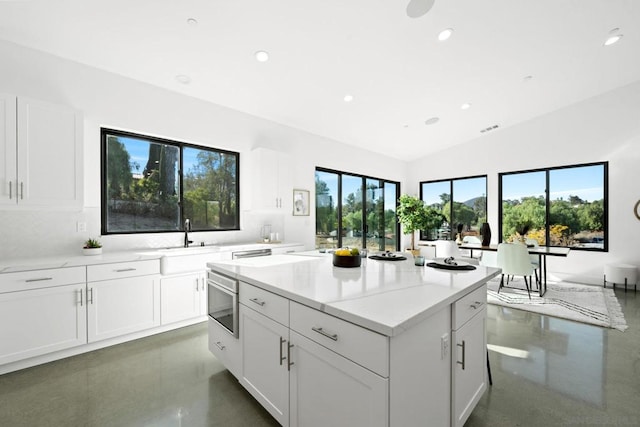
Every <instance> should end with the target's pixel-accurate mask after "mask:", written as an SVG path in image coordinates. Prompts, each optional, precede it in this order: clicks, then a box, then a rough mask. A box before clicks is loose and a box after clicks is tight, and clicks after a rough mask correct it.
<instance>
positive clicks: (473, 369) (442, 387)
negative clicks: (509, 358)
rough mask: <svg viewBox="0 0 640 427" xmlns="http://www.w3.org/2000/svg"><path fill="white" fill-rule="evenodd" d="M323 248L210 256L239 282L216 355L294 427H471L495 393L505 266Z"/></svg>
mask: <svg viewBox="0 0 640 427" xmlns="http://www.w3.org/2000/svg"><path fill="white" fill-rule="evenodd" d="M310 255H311V254H310ZM315 255H317V256H305V255H276V256H271V257H263V258H248V259H240V260H233V261H221V262H211V263H208V264H207V266H208V268H209V269H210V270H212V271H214V272H216V273H219V274H223V275H225V276H228V277H231V278H234V279H236V280H238V281H239V282H240V283H239V285H240V286H239V302H240V303H239V336H238V338H235V337H233V336H231V335H229V334H225V332H224V331H222V328H221V327H219V326H218V325H217V324H216V323H215V322H214V321H213V320H211V319H209V325H210V336H209V340H210V343H209V347H210V349H211V351H212V352H213V353H214V354H215V355H216V356H218V357H219V358H220V360H221V361H222V362H223V363H224V364H225V366H227V368H229V370H230V371H231V372H232V373H233V374H234V375H235V376H236V377H237V378H238V380H239V381H240V383H241V384H242V385H243V386H244V387H245V388H246V389H247V390H248V391H249V392H250V393H251V394H252V395H253V396H254V397H255V398H256V399H257V400H258V401H259V402H260V403H261V404H262V405H263V406H264V407H265V408H266V409H267V410H268V411H269V412H270V413H271V414H272V415H273V416H274V417H275V418H276V419H277V420H278V422H279V423H280V424H282V425H284V426H288V425H291V426H326V425H332V426H342V425H343V426H402V427H404V426H461V425H463V424H464V422H465V421H466V419H467V418H468V416H469V414H470V413H471V411H472V410H473V408H474V407H475V405H476V403H477V401H478V400H479V398H480V397H481V396H482V393H483V392H484V391H485V390H486V378H487V373H486V333H485V318H486V282H487V281H488V280H489V279H491V278H493V277H495V276H496V275H497V274H498V273H499V270H498V269H493V268H486V267H482V266H477V268H476V269H475V270H472V271H447V270H440V269H434V268H431V267H417V266H415V265H413V260H412V259H411V257H410V256H409V257H408V258H409V259H408V260H406V261H376V260H372V259H363V262H362V266H361V267H358V268H340V267H334V266H333V265H332V259H331V255H319V254H315Z"/></svg>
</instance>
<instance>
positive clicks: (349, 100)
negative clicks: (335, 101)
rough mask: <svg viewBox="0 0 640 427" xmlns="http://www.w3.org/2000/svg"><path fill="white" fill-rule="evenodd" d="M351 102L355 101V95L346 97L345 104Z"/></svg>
mask: <svg viewBox="0 0 640 427" xmlns="http://www.w3.org/2000/svg"><path fill="white" fill-rule="evenodd" d="M351 101H353V95H345V96H344V102H351Z"/></svg>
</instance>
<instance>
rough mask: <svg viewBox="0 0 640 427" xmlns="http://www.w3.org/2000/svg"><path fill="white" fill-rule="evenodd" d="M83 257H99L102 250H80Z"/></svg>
mask: <svg viewBox="0 0 640 427" xmlns="http://www.w3.org/2000/svg"><path fill="white" fill-rule="evenodd" d="M82 254H83V255H100V254H102V248H82Z"/></svg>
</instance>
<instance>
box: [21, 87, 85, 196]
mask: <svg viewBox="0 0 640 427" xmlns="http://www.w3.org/2000/svg"><path fill="white" fill-rule="evenodd" d="M17 104H18V113H17V120H18V122H17V123H18V126H17V128H18V131H17V140H18V158H17V162H18V189H17V191H18V204H20V205H25V206H56V207H81V206H82V162H83V159H82V117H81V115H80V114H79V113H78V112H76V111H74V110H72V109H70V108H67V107H63V106H59V105H54V104H49V103H46V102H42V101H36V100H32V99H27V98H18V102H17ZM53 171H55V173H54V172H53Z"/></svg>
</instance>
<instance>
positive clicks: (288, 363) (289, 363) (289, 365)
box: [287, 343, 294, 371]
mask: <svg viewBox="0 0 640 427" xmlns="http://www.w3.org/2000/svg"><path fill="white" fill-rule="evenodd" d="M292 348H293V344H291V343H289V344H288V345H287V359H289V361H288V362H287V371H290V370H291V366H293V365H294V363H293V362H292V361H291V349H292Z"/></svg>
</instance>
